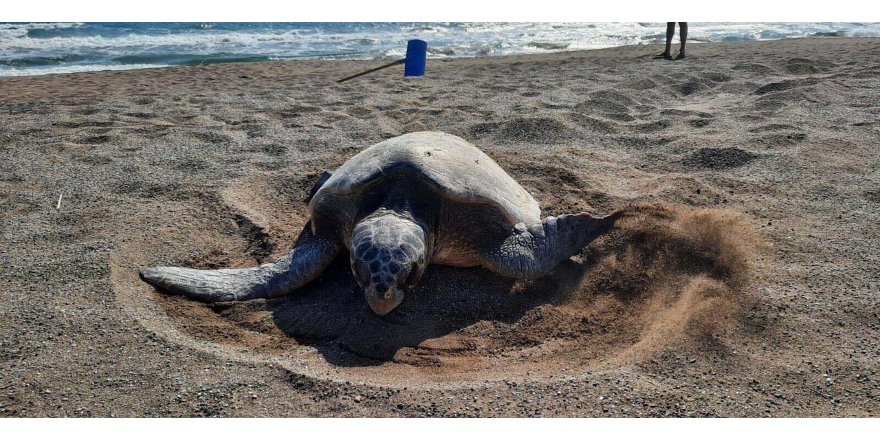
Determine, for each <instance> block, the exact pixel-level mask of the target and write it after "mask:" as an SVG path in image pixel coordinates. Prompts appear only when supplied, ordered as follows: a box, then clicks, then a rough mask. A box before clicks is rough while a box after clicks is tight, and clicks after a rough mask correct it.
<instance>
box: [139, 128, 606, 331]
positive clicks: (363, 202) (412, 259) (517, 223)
mask: <svg viewBox="0 0 880 440" xmlns="http://www.w3.org/2000/svg"><path fill="white" fill-rule="evenodd" d="M309 212H310V214H311V220H310V222H309V224H308V225H306V227H305V228H304V229H303V231H302V233H301V234H300V236H299V238H298V239H297V242H296V245H295V246H294V248H293V250H292V251H291V252H290V253H288V254H286V255H284V256H282V257H281V258H279V259H278V260H277V261H275V262H274V263H268V264H264V265H262V266H259V267H254V268H247V269H220V270H196V269H187V268H178V267H153V268H149V269H145V270H143V271H141V278H142V279H143V280H144V281H146V282H147V283H150V284H151V285H153V286H155V287H157V288H160V289H162V290H166V291H169V292H172V293H178V294H182V295H185V296H187V297H189V298H192V299H195V300H199V301H204V302H217V301H244V300H249V299H254V298H271V297H278V296H283V295H287V294H289V293H291V292H293V291H294V290H296V289H298V288H299V287H301V286H303V285H305V284H306V283H308V282H310V281H311V280H313V279H315V278H316V277H317V276H318V275H319V274H320V273H321V271H323V270H324V268H326V267H327V265H329V264H330V262H331V261H332V260H333V259H334V258H335V257H336V255H337V254H338V253H339V252H340V251H341V250H342V248H347V249H348V250H349V251H350V253H349V255H350V259H351V270H352V273H353V274H354V277H355V279H356V280H357V282H358V284H359V285H360V286H361V287H363V288H364V294H365V296H366V299H367V302H368V303H369V305H370V308H371V309H372V310H373V311H374V312H375V313H377V314H379V315H384V314H386V313H388V312H390V311H391V310H393V309H394V308H395V307H396V306H397V305H398V304H400V302H401V301H403V297H404V293H405V292H406V291H407V290H408V289H411V288H412V287H413V286H414V285H416V284H417V283H418V282H419V279H420V278H421V276H422V274H423V273H424V271H425V268H426V267H427V266H428V264H445V265H450V266H483V267H485V268H487V269H489V270H491V271H493V272H496V273H499V274H501V275H504V276H508V277H513V278H537V277H540V276H542V275H544V274H546V273H548V272H550V271H551V270H552V269H553V268H554V267H555V266H556V265H558V264H559V263H560V262H562V261H563V260H565V259H567V258H569V257H571V256H572V255H574V254H576V253H577V252H579V251H580V250H581V249H582V248H583V247H584V246H586V245H587V243H589V242H590V241H592V240H593V239H594V238H595V237H596V236H597V235H599V234H601V233H603V232H605V231H607V230H608V229H609V228H611V226H613V224H614V221H615V220H616V219H617V217H618V214H613V215H611V216H608V217H603V218H595V217H593V216H591V215H590V214H587V213H580V214H571V215H561V216H559V217H547V218H545V219H543V220H541V211H540V209H539V207H538V203H537V202H536V201H535V199H534V198H532V196H531V195H530V194H529V193H528V192H527V191H526V190H525V189H523V187H521V186H520V185H519V184H518V183H517V182H516V181H515V180H513V178H511V177H510V176H509V175H508V174H507V173H505V172H504V170H503V169H501V167H500V166H498V164H496V163H495V161H493V160H492V159H491V158H490V157H489V156H487V155H486V154H484V153H483V152H482V151H480V150H479V149H478V148H477V147H475V146H473V145H472V144H470V143H468V142H466V141H465V140H463V139H461V138H459V137H456V136H452V135H449V134H446V133H438V132H420V133H410V134H406V135H403V136H399V137H396V138H392V139H388V140H386V141H384V142H380V143H378V144H376V145H373V146H372V147H369V148H367V149H365V150H363V151H361V152H360V153H358V154H357V155H355V156H354V157H352V158H351V159H349V160H348V161H347V162H345V163H344V164H343V165H342V166H341V167H339V168H338V169H336V170H335V171H334V172H333V173H329V172H325V173H324V175H323V176H322V178H321V180H320V181H319V182H318V183H317V184H316V185H315V187H314V188H313V190H312V196H311V198H310V200H309Z"/></svg>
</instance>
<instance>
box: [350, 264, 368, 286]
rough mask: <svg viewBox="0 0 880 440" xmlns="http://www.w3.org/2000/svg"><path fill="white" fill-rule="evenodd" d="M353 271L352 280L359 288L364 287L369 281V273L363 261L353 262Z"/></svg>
mask: <svg viewBox="0 0 880 440" xmlns="http://www.w3.org/2000/svg"><path fill="white" fill-rule="evenodd" d="M353 269H354V270H353V272H354V279H355V280H356V281H357V283H358V284H360V286H361V287H364V286H365V285H366V283H368V282H369V280H370V271H369V270H367V266H366V265H365V264H364V262H363V261H361V260H355V262H354V268H353Z"/></svg>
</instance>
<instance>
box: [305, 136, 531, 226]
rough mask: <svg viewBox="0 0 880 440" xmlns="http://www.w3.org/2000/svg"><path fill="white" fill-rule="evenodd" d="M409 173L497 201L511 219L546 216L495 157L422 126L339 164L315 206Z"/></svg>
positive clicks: (463, 198) (454, 191)
mask: <svg viewBox="0 0 880 440" xmlns="http://www.w3.org/2000/svg"><path fill="white" fill-rule="evenodd" d="M400 173H409V174H411V175H413V176H415V177H416V178H419V179H423V181H424V182H425V183H427V184H428V185H429V186H431V187H432V188H434V189H435V190H436V191H437V192H438V193H439V194H442V195H443V196H444V197H446V198H449V199H451V200H454V201H456V202H460V203H470V204H484V205H491V206H494V207H496V208H497V209H498V210H499V211H500V212H501V214H502V215H504V216H505V218H507V220H508V221H510V224H511V225H513V224H516V223H519V222H524V223H526V224H532V223H537V222H540V221H541V209H540V208H539V206H538V202H536V201H535V199H534V198H533V197H532V196H531V194H529V193H528V192H527V191H526V190H525V189H524V188H523V187H522V186H520V185H519V183H517V182H516V181H515V180H513V178H512V177H510V175H508V174H507V173H506V172H505V171H504V170H503V169H502V168H501V167H500V166H498V164H497V163H495V161H494V160H492V158H490V157H489V156H487V155H486V154H485V153H483V152H482V151H480V149H479V148H477V147H476V146H474V145H473V144H471V143H469V142H467V141H465V140H464V139H462V138H460V137H458V136H453V135H451V134H447V133H440V132H428V131H425V132H417V133H409V134H405V135H402V136H398V137H395V138H391V139H388V140H385V141H383V142H380V143H378V144H376V145H373V146H371V147H369V148H367V149H365V150H363V151H361V152H360V153H358V154H356V155H355V156H354V157H352V158H351V159H349V160H348V161H347V162H345V163H344V164H342V166H340V167H339V168H337V169H336V170H335V171H334V172H333V175H332V176H330V178H329V179H328V180H327V181H326V182H324V184H323V185H322V186H321V187H320V188H319V189H318V191H317V192H316V193H315V196H314V197H312V199H311V201H310V203H309V209H310V210H312V209H313V208H314V207H315V205H316V204H317V203H318V202H319V201H320V200H321V199H322V198H323V197H324V196H327V195H330V194H333V195H336V196H340V195H342V196H344V195H347V194H351V195H352V196H354V197H356V196H357V194H359V193H360V190H361V189H363V188H365V187H367V186H369V185H371V184H373V183H375V182H378V181H380V180H381V179H383V178H385V177H387V176H394V175H399V174H400Z"/></svg>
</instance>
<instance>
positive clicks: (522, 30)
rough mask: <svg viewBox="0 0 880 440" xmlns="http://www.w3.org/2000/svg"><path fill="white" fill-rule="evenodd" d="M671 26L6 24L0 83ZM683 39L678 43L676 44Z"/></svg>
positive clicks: (648, 34)
mask: <svg viewBox="0 0 880 440" xmlns="http://www.w3.org/2000/svg"><path fill="white" fill-rule="evenodd" d="M665 31H666V23H5V24H0V76H10V75H40V74H48V73H64V72H82V71H94V70H119V69H141V68H150V67H164V66H172V65H193V64H209V63H223V62H249V61H269V60H284V59H359V60H384V59H394V58H401V57H403V55H404V52H405V48H406V41H407V40H410V39H413V38H418V39H422V40H425V41H427V42H428V56H429V58H447V57H480V56H494V55H511V54H531V53H547V52H558V51H570V50H583V49H598V48H605V47H615V46H623V45H637V44H654V43H663V42H664V41H665ZM867 36H880V24H877V23H689V32H688V41H689V42H694V43H699V42H708V41H746V40H777V39H783V38H803V37H867ZM677 38H678V37H677V29H676V41H677Z"/></svg>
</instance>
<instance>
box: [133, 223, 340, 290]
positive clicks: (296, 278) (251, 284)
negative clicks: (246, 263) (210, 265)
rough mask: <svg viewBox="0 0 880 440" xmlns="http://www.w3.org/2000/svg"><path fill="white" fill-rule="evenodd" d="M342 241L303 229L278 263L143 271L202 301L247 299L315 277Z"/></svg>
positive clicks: (155, 281)
mask: <svg viewBox="0 0 880 440" xmlns="http://www.w3.org/2000/svg"><path fill="white" fill-rule="evenodd" d="M339 248H340V246H339V243H338V242H337V241H335V240H328V239H323V238H319V237H315V236H314V235H312V232H311V228H309V227H308V226H307V227H306V228H304V229H303V232H302V233H300V236H299V238H298V239H297V242H296V246H294V248H293V250H292V251H290V252H288V253H287V254H285V255H284V256H282V257H281V258H279V259H278V260H276V261H275V262H274V263H267V264H263V265H262V266H259V267H250V268H245V269H218V270H199V269H189V268H184V267H151V268H148V269H144V270H142V271H141V272H140V277H141V279H142V280H144V281H145V282H147V283H149V284H150V285H152V286H154V287H156V288H158V289H160V290H164V291H167V292H170V293H175V294H178V295H184V296H186V297H188V298H190V299H194V300H197V301H202V302H208V303H212V302H220V301H244V300H249V299H255V298H274V297H278V296H284V295H287V294H289V293H291V292H293V291H294V290H296V289H298V288H300V287H302V286H304V285H306V284H307V283H308V282H310V281H312V280H313V279H315V278H316V277H317V276H318V275H319V274H320V273H321V272H322V271H323V270H324V268H325V267H327V265H328V264H330V262H331V261H333V258H334V257H335V256H336V254H337V253H338V252H339Z"/></svg>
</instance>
